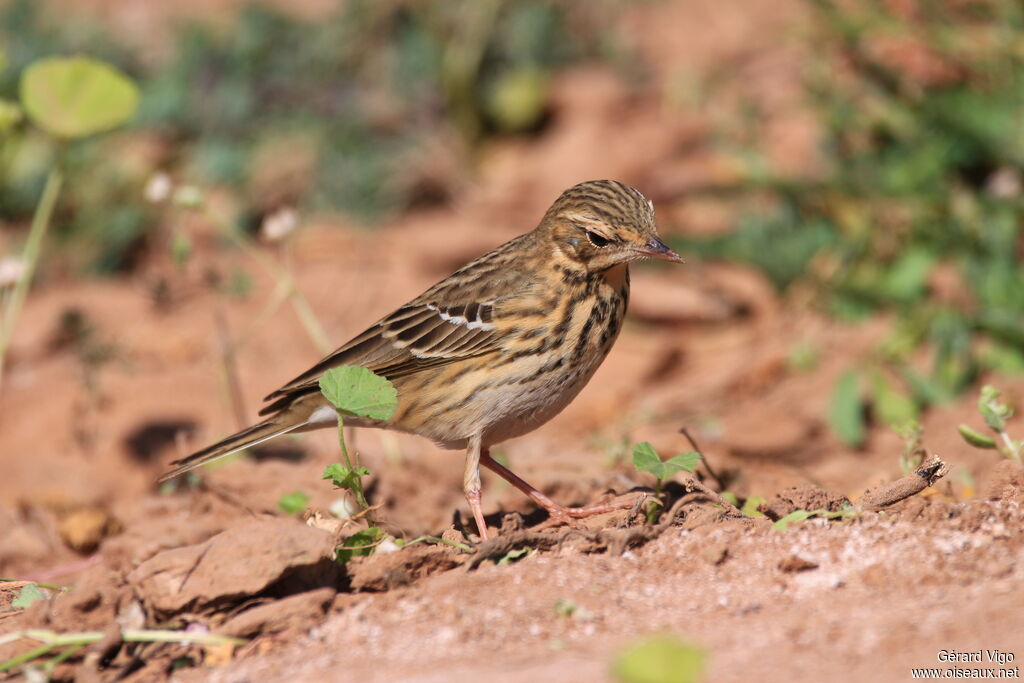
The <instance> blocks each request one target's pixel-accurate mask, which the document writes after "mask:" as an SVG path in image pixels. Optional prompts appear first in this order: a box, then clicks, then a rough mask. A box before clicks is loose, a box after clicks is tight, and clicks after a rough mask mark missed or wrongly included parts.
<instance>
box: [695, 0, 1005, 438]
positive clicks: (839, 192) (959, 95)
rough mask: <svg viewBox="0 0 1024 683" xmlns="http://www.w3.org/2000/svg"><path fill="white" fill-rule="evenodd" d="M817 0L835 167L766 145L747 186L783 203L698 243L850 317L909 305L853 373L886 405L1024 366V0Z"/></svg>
mask: <svg viewBox="0 0 1024 683" xmlns="http://www.w3.org/2000/svg"><path fill="white" fill-rule="evenodd" d="M807 1H808V5H809V6H810V8H811V9H812V18H813V20H814V22H813V28H812V29H811V30H810V32H809V34H807V35H806V36H804V40H806V41H807V44H806V48H807V49H808V50H809V54H814V55H815V58H814V59H812V60H808V61H807V63H806V65H805V86H806V95H807V99H808V101H809V102H810V105H811V107H812V110H813V111H814V112H815V113H816V116H817V119H818V122H819V126H820V129H821V131H822V149H823V156H824V158H825V161H826V164H827V171H826V172H825V173H824V174H823V175H821V176H819V177H816V178H815V179H813V180H794V179H792V178H786V177H783V176H781V175H779V174H775V173H773V172H772V171H771V170H770V169H768V170H765V169H766V163H765V162H763V161H761V160H758V163H757V164H756V165H755V168H754V169H753V170H752V171H751V173H750V174H749V177H750V178H751V180H750V181H749V184H748V185H747V186H746V187H745V190H744V191H749V192H752V193H753V194H756V195H758V196H761V197H763V196H764V195H765V194H767V195H768V196H769V197H771V198H772V200H773V201H772V204H773V206H774V207H775V208H774V210H772V211H770V212H765V211H764V210H763V202H762V203H761V205H760V211H759V213H756V214H755V213H753V212H751V213H750V214H749V215H747V216H745V217H744V218H743V219H742V220H741V222H740V224H739V226H738V227H737V229H736V230H735V231H734V232H732V233H730V234H727V235H724V236H721V237H717V238H714V239H711V240H702V241H697V242H695V243H693V244H691V245H690V246H689V248H691V249H696V250H697V251H699V252H701V253H702V254H704V255H705V256H707V257H722V258H727V259H731V260H737V261H742V262H747V263H752V264H754V265H756V266H757V267H759V268H760V269H761V270H763V271H764V272H765V273H766V274H767V276H768V277H769V278H770V279H771V280H772V281H773V282H774V283H775V284H776V286H778V287H779V288H780V289H783V290H791V291H792V290H795V291H800V292H802V293H803V294H804V295H805V296H806V295H808V294H809V295H810V297H809V298H812V299H813V300H814V301H815V302H816V303H817V304H819V305H820V306H822V307H823V308H824V309H826V310H828V311H829V312H831V313H832V314H834V315H836V316H839V317H841V318H845V319H851V320H857V319H860V318H863V317H864V316H867V315H869V314H872V313H875V312H878V311H892V312H895V313H896V314H897V316H896V321H897V322H896V325H895V327H894V330H893V332H892V334H891V336H890V338H889V339H888V340H887V341H886V342H885V343H884V344H882V345H881V347H880V348H879V349H877V354H876V357H874V358H872V359H869V361H867V365H868V366H869V367H867V368H865V369H866V370H867V372H866V373H865V374H864V375H863V379H864V381H862V382H860V389H858V388H857V386H856V385H851V386H852V389H850V390H851V391H854V392H860V393H862V394H863V393H865V392H868V393H869V394H870V396H871V401H872V403H873V408H874V413H875V416H876V418H879V419H880V421H882V419H881V418H883V417H884V416H886V415H890V416H896V415H899V416H903V417H911V416H912V413H913V412H916V409H919V408H920V407H923V406H925V405H928V404H931V403H935V402H938V401H942V400H945V399H948V398H949V397H951V396H953V395H955V394H956V393H957V392H959V391H961V390H962V389H963V388H965V387H966V386H968V385H969V384H970V383H971V382H973V381H974V380H975V378H976V376H977V375H978V373H979V372H981V371H984V370H986V369H997V370H1001V371H1006V372H1020V371H1024V326H1022V321H1024V265H1022V262H1024V259H1022V256H1024V231H1022V224H1024V192H1022V185H1024V5H1022V4H1021V3H1020V2H1018V1H1017V0H968V1H965V2H953V1H951V0H934V1H922V2H914V3H890V2H882V1H880V0H870V1H866V2H857V3H845V2H835V1H833V0H807ZM921 349H927V350H928V351H929V355H930V359H929V360H928V363H929V365H928V367H927V368H922V367H921V364H920V363H917V364H916V365H915V364H914V363H913V362H912V360H913V359H914V358H915V357H917V356H919V355H920V354H919V353H918V351H920V350H921ZM886 377H889V378H890V379H893V380H895V384H893V383H891V382H889V381H887V380H886V379H885V378H886ZM846 381H847V384H850V382H851V381H852V380H849V379H847V380H846ZM869 385H870V386H869ZM847 388H848V389H849V387H847ZM875 389H878V390H877V391H876V390H875ZM847 393H849V392H847ZM908 398H909V399H910V400H911V401H912V404H911V405H910V407H909V408H908V407H907V406H908V404H907V400H908Z"/></svg>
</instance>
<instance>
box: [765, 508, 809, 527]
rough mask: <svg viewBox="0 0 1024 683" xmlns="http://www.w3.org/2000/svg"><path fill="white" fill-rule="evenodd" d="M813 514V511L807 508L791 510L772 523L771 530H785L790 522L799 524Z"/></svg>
mask: <svg viewBox="0 0 1024 683" xmlns="http://www.w3.org/2000/svg"><path fill="white" fill-rule="evenodd" d="M813 514H814V513H813V512H811V511H809V510H793V511H792V512H790V513H789V514H788V515H786V516H785V517H782V518H781V519H779V520H778V521H776V522H775V523H774V524H772V531H785V530H787V529H789V525H790V524H799V523H800V522H803V521H805V520H806V519H807V518H808V517H810V516H811V515H813Z"/></svg>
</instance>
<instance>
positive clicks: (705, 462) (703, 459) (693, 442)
mask: <svg viewBox="0 0 1024 683" xmlns="http://www.w3.org/2000/svg"><path fill="white" fill-rule="evenodd" d="M679 431H680V433H681V434H682V435H683V436H685V437H686V440H687V441H689V442H690V446H692V447H693V450H695V451H697V452H698V453H699V454H700V462H701V464H702V465H704V469H706V470H707V471H708V475H710V477H711V478H712V479H714V480H715V483H716V484H718V488H719V489H720V490H722V491H724V490H725V481H724V480H723V479H722V478H721V477H719V476H718V474H717V473H716V472H715V471H714V470H713V469H711V463H709V462H708V459H707V456H705V455H704V451H702V450H701V449H700V446H698V445H697V440H696V439H694V438H693V436H692V435H691V434H690V430H689V429H687V428H686V427H683V428H682V429H680V430H679Z"/></svg>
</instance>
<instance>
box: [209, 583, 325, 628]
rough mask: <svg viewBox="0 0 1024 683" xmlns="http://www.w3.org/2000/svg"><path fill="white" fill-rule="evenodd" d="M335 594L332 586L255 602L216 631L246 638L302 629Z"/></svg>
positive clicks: (316, 620) (311, 623)
mask: <svg viewBox="0 0 1024 683" xmlns="http://www.w3.org/2000/svg"><path fill="white" fill-rule="evenodd" d="M334 595H335V590H334V589H333V588H319V589H317V590H312V591H308V592H306V593H299V594H298V595H289V596H288V597H286V598H281V599H280V600H273V601H271V602H268V603H266V604H263V605H257V606H255V607H252V608H250V609H247V610H245V611H244V612H242V613H240V614H237V615H235V616H233V617H231V618H230V619H229V620H228V621H226V622H225V623H224V624H222V625H221V626H219V627H218V628H217V632H218V633H222V634H224V635H226V636H236V637H239V638H249V637H252V636H256V635H259V634H264V633H278V632H281V631H288V630H296V631H299V630H305V629H308V628H311V627H313V626H315V625H316V624H318V623H319V622H320V621H321V620H322V619H323V618H324V615H325V614H326V613H327V610H328V608H330V606H331V602H332V601H333V600H334Z"/></svg>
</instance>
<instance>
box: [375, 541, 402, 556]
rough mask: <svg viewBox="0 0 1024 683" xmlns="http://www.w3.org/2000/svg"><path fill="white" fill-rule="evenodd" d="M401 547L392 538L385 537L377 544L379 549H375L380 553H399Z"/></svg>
mask: <svg viewBox="0 0 1024 683" xmlns="http://www.w3.org/2000/svg"><path fill="white" fill-rule="evenodd" d="M399 550H401V548H399V547H398V544H397V543H395V542H394V541H393V540H392V539H390V538H385V539H384V540H383V541H381V542H380V543H378V544H377V550H376V551H375V552H376V553H377V554H378V555H387V554H389V553H397V552H398V551H399Z"/></svg>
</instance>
